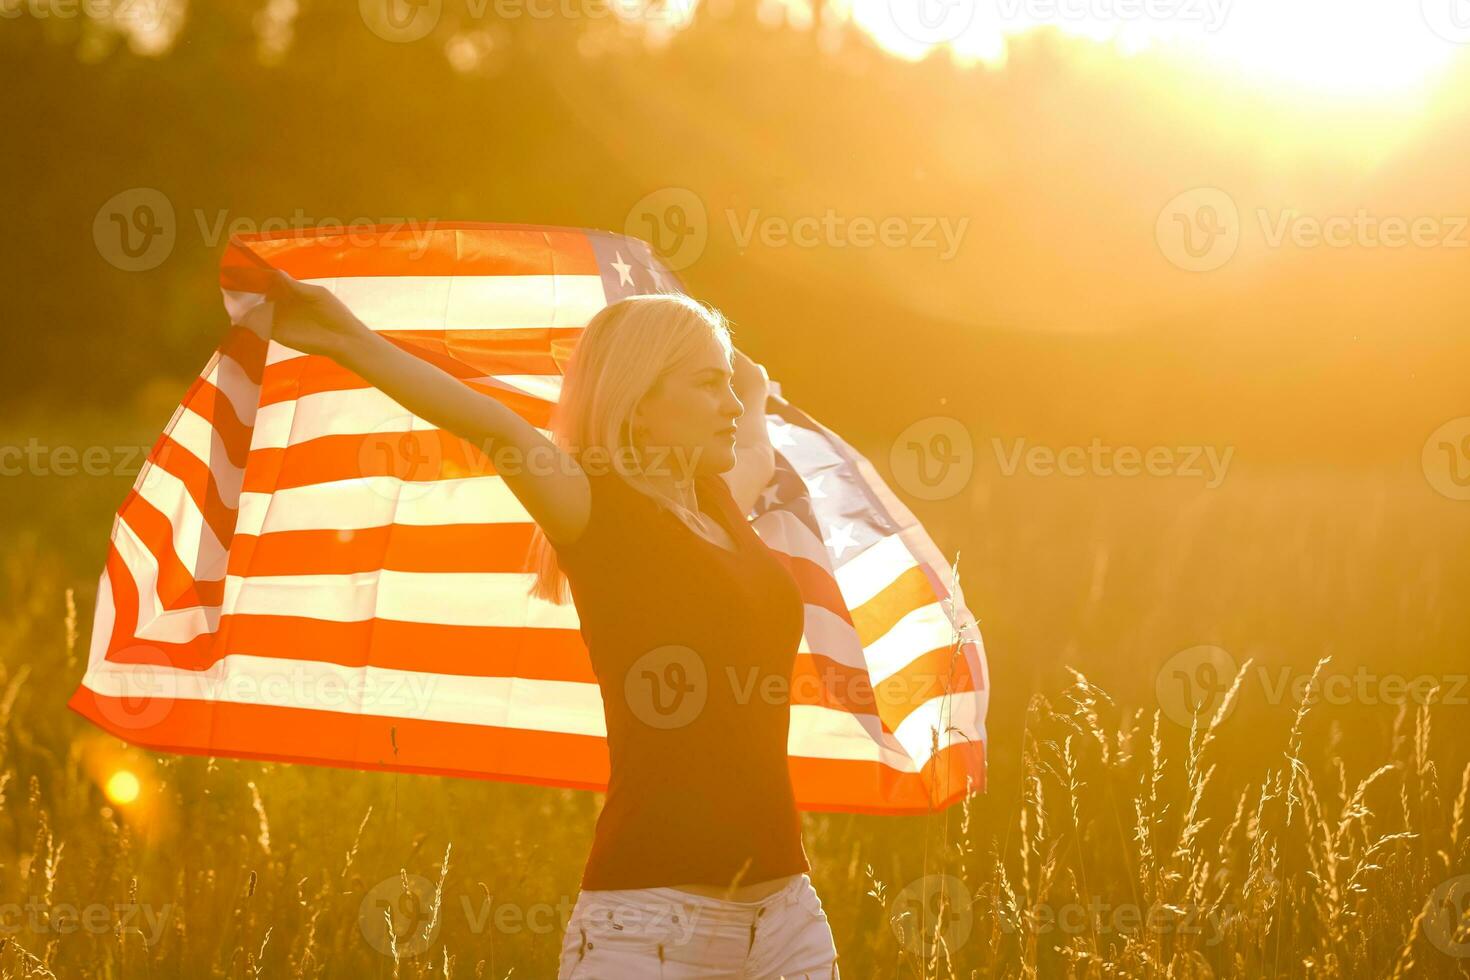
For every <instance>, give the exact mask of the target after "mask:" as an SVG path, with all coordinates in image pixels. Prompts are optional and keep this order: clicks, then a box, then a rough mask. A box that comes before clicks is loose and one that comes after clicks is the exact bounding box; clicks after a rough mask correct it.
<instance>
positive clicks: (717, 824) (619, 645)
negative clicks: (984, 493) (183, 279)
mask: <svg viewBox="0 0 1470 980" xmlns="http://www.w3.org/2000/svg"><path fill="white" fill-rule="evenodd" d="M275 276H276V282H275V284H274V286H273V288H272V293H271V299H272V300H273V302H274V307H273V310H272V313H273V319H272V337H273V339H275V340H277V341H279V342H280V343H282V344H285V345H287V346H289V347H293V348H295V349H297V350H301V351H304V352H307V353H312V354H321V355H325V356H328V357H331V358H333V359H335V360H337V361H338V362H340V363H341V364H343V365H344V366H346V367H348V368H350V369H351V370H352V371H354V372H355V373H357V374H358V375H360V376H361V377H363V378H364V379H366V380H367V381H369V382H370V383H371V384H373V385H374V386H376V387H378V388H380V389H382V390H383V391H384V392H385V393H387V394H388V395H389V396H390V397H392V398H393V399H394V400H395V401H397V402H398V403H399V404H401V405H403V406H404V407H405V408H407V409H408V410H409V411H411V412H413V413H414V414H415V415H417V416H419V417H421V418H424V419H427V420H428V421H430V422H433V423H434V424H435V425H438V426H439V427H440V428H442V429H445V430H448V431H450V432H454V433H455V434H457V435H459V436H461V437H463V438H464V439H467V440H469V441H470V442H471V443H473V444H474V445H476V446H479V447H481V448H482V449H483V450H484V451H486V452H487V453H490V454H493V456H494V458H495V459H496V461H497V465H498V466H499V467H500V468H499V470H498V472H500V473H501V475H502V476H503V478H504V479H505V482H506V485H507V486H508V487H509V488H510V490H511V492H512V493H514V494H515V495H516V497H517V498H518V499H519V500H520V501H521V503H522V504H523V505H524V506H525V508H526V511H527V512H528V513H529V514H530V515H531V517H532V519H533V520H534V521H535V523H536V525H537V527H536V531H535V532H534V534H533V541H532V546H531V552H530V555H529V567H530V568H531V569H532V570H533V571H534V572H535V583H534V585H533V593H534V594H536V595H538V596H540V597H542V598H544V599H548V600H550V601H552V602H558V603H565V602H566V601H567V600H568V595H567V593H568V591H570V598H571V600H572V601H573V602H574V603H575V605H576V609H577V614H578V618H579V620H580V622H581V624H582V636H583V638H584V639H585V641H586V643H587V647H588V650H589V652H590V654H591V657H592V666H593V669H594V670H595V672H596V674H597V678H598V684H599V688H600V690H601V692H602V700H603V705H604V708H605V713H606V722H607V743H608V752H609V756H610V761H611V776H610V780H609V784H608V792H607V800H606V803H605V805H604V807H603V810H602V813H601V815H600V816H599V817H598V821H597V828H596V833H595V836H594V840H593V844H592V852H591V855H590V856H589V858H588V861H587V867H586V870H585V871H584V873H583V876H582V887H581V891H580V893H579V895H578V897H577V901H576V904H575V906H574V908H573V911H572V916H571V918H570V920H569V923H568V927H567V931H566V934H565V937H564V940H563V943H562V949H561V962H560V969H559V971H558V980H623V978H628V980H649V978H664V980H686V978H688V980H693V978H719V977H730V978H736V977H739V978H747V980H756V978H767V977H769V978H773V980H774V978H782V977H784V978H792V980H794V978H811V980H816V978H822V980H835V978H837V977H839V976H840V974H839V972H838V969H837V952H836V949H835V946H834V943H833V940H832V931H831V927H830V925H829V923H828V921H827V916H826V913H825V912H824V911H823V910H822V903H821V900H820V898H819V897H818V896H817V893H816V891H815V889H814V888H813V887H812V882H811V878H810V877H809V875H808V874H807V872H808V871H809V870H810V865H809V864H808V863H807V859H806V853H805V851H804V849H803V847H802V843H801V825H800V820H799V818H798V816H797V811H796V803H795V798H794V796H793V793H792V789H791V780H790V773H789V771H788V769H787V757H786V741H787V731H788V725H789V721H790V703H789V700H788V698H787V695H786V692H787V690H789V685H788V683H787V682H789V678H790V675H791V668H792V664H793V663H794V661H795V657H796V650H797V646H798V644H799V643H800V641H801V634H802V621H803V613H802V600H801V596H800V593H799V592H798V590H797V586H796V583H795V581H794V580H793V579H792V578H791V575H790V573H789V572H787V570H786V568H785V566H784V565H783V564H781V562H780V561H779V560H778V559H777V558H776V557H775V555H774V553H773V552H772V551H771V550H770V549H769V548H768V547H767V546H766V545H765V544H764V542H762V541H761V539H760V538H759V537H758V536H757V535H756V534H755V532H754V530H753V529H752V528H751V527H750V525H749V523H748V522H747V520H746V515H748V514H749V513H750V511H751V510H752V509H753V508H754V505H755V502H756V497H757V495H758V494H759V493H760V492H761V490H762V488H764V486H765V485H766V483H767V482H768V481H769V479H770V476H771V472H772V467H773V458H774V457H773V452H772V449H771V446H770V443H769V441H768V439H767V436H766V428H765V419H764V412H763V408H764V405H765V401H766V391H767V384H768V381H767V377H766V373H765V371H764V369H763V368H761V367H760V366H759V365H757V364H755V363H754V362H752V361H751V360H750V358H748V357H746V356H745V355H744V354H742V353H741V352H739V351H737V350H735V348H734V347H733V346H732V344H731V341H730V336H729V329H728V326H727V325H726V323H725V321H724V319H723V317H722V316H721V315H720V314H719V312H718V311H715V310H713V309H711V308H709V307H707V306H705V305H704V304H702V303H699V302H697V301H695V300H692V299H690V298H688V297H685V296H677V295H657V296H634V297H630V298H628V299H625V300H622V301H620V302H618V303H614V304H612V305H611V306H608V307H606V308H605V309H603V310H602V311H601V312H599V313H598V314H597V315H596V316H594V317H593V318H592V320H591V322H589V323H588V325H587V328H586V330H585V331H584V332H583V334H582V335H581V337H580V339H579V340H578V343H577V346H576V349H575V351H574V352H573V354H572V357H571V359H570V361H569V363H568V365H567V368H566V372H565V377H564V379H563V387H562V394H561V397H560V399H559V401H558V403H557V406H556V408H555V411H554V413H553V418H552V424H551V432H552V436H553V438H552V439H551V440H548V439H547V438H546V437H545V436H543V435H542V434H541V433H540V432H539V431H538V430H537V429H536V428H535V427H534V426H532V425H530V424H529V423H528V422H526V421H525V420H524V419H522V418H521V417H520V416H519V415H518V414H516V413H515V412H514V411H512V410H511V409H509V408H507V407H506V406H504V405H502V404H501V403H500V402H498V401H496V400H494V399H492V398H489V397H486V396H484V395H481V394H479V393H477V392H475V391H472V390H471V389H469V388H467V387H465V386H464V385H463V384H460V383H459V381H457V380H456V379H455V378H453V377H452V376H451V375H449V374H448V373H446V372H444V371H442V370H440V369H439V368H437V367H435V366H433V365H431V364H428V363H427V362H425V361H422V360H420V359H418V358H415V357H413V356H412V355H410V354H408V353H406V352H404V351H403V350H401V349H399V348H398V347H396V346H394V345H393V344H391V343H389V342H388V341H386V340H384V339H383V338H382V337H380V336H378V335H377V334H375V333H373V332H372V331H371V330H370V329H368V328H367V327H366V326H365V325H364V324H363V323H362V322H361V321H360V320H358V319H357V317H355V316H354V315H353V314H352V312H351V311H350V310H348V309H347V307H346V306H344V305H343V304H342V303H341V302H340V301H339V300H338V299H337V298H336V297H335V296H333V295H332V293H331V292H330V291H328V290H326V289H324V288H322V287H320V286H314V285H310V284H305V283H300V282H297V281H296V280H294V279H292V278H291V277H289V276H287V275H285V274H284V273H279V272H277V273H275ZM747 406H749V408H748V410H747ZM507 460H509V461H511V462H512V463H513V465H503V464H504V462H505V461H507Z"/></svg>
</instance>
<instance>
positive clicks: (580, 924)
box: [556, 874, 841, 980]
mask: <svg viewBox="0 0 1470 980" xmlns="http://www.w3.org/2000/svg"><path fill="white" fill-rule="evenodd" d="M556 976H557V980H783V978H784V980H838V978H840V977H841V974H840V973H839V972H838V971H837V948H836V945H835V944H834V943H833V941H832V927H831V925H830V924H829V923H828V922H827V913H826V912H824V911H823V910H822V900H821V899H820V898H819V897H817V890H816V889H815V888H813V887H812V879H811V877H810V876H809V875H806V874H800V875H797V876H796V877H794V878H793V879H792V880H791V882H790V883H789V884H788V885H786V886H785V887H784V888H782V889H781V890H780V891H778V892H775V893H773V894H771V895H768V896H766V897H765V898H763V899H760V900H759V901H755V902H728V901H725V900H724V899H719V898H707V897H705V896H703V895H694V894H691V893H690V892H685V891H680V890H679V889H677V888H627V889H605V890H595V891H583V892H581V893H580V894H579V895H578V896H577V903H576V905H575V906H574V907H573V908H572V915H571V918H570V919H569V920H568V922H567V931H566V935H565V936H564V937H563V939H562V944H561V963H560V966H559V968H558V970H557V974H556Z"/></svg>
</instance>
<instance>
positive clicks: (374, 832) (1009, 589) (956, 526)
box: [0, 415, 1470, 980]
mask: <svg viewBox="0 0 1470 980" xmlns="http://www.w3.org/2000/svg"><path fill="white" fill-rule="evenodd" d="M145 418H146V420H145V421H142V422H133V421H129V420H127V419H123V420H119V419H116V418H90V419H71V420H67V421H65V422H62V423H55V424H54V425H52V427H51V428H50V429H49V430H48V428H47V427H46V425H45V424H43V423H41V422H24V423H12V424H10V425H8V426H7V428H8V429H9V431H6V432H3V433H0V442H4V443H6V444H21V443H23V442H24V441H25V439H26V438H28V437H30V436H31V435H34V434H38V433H39V438H41V439H42V441H47V440H49V441H51V442H53V443H56V442H60V441H69V442H71V443H73V444H89V445H92V444H95V445H107V446H112V445H123V444H127V443H129V442H132V443H138V442H142V443H144V444H146V443H147V442H149V441H151V437H152V435H153V434H154V433H156V431H157V428H158V425H159V423H160V420H158V419H155V418H153V417H152V415H145ZM859 448H860V449H862V450H863V451H864V452H868V453H869V454H870V455H871V456H872V457H873V458H874V459H882V458H885V453H884V452H883V451H881V449H880V447H867V446H859ZM130 482H131V477H130V476H128V475H127V474H126V473H116V474H110V475H106V476H93V477H80V476H78V477H64V476H56V475H50V476H41V475H34V474H32V475H27V476H22V477H7V478H6V501H7V505H6V508H5V511H6V513H5V515H4V517H3V520H4V521H5V530H4V534H3V537H0V575H3V581H4V588H3V590H0V722H3V723H0V794H3V798H0V977H6V978H8V977H26V976H56V977H75V976H88V977H117V978H121V977H187V978H202V977H256V976H260V977H339V976H340V977H430V976H434V977H486V978H495V980H503V978H507V977H516V978H537V980H539V978H550V977H553V976H554V975H555V966H556V958H557V951H558V947H559V943H560V937H561V933H562V926H563V924H564V922H565V918H566V916H567V915H568V914H569V913H570V910H571V907H572V903H573V902H574V901H575V899H576V894H577V881H578V879H579V876H580V873H581V868H582V864H583V861H584V860H585V857H586V853H587V848H588V846H589V844H590V839H591V833H592V827H593V821H594V819H595V816H596V812H597V806H598V804H599V799H600V798H599V797H598V796H596V795H594V794H591V793H583V792H572V791H561V790H550V789H539V788H533V787H526V786H519V785H509V784H500V783H490V782H479V781H469V780H450V779H440V778H430V777H422V776H412V775H391V774H380V773H366V772H356V771H350V770H338V769H329V768H313V767H302V766H286V765H276V764H266V763H257V762H245V761H236V760H228V759H204V758H198V757H176V756H165V755H155V754H152V753H148V752H145V751H140V750H137V749H134V748H131V747H128V746H126V745H124V744H122V743H120V742H118V741H117V740H116V739H113V738H111V737H110V736H107V735H104V734H103V733H101V732H100V731H97V730H96V729H94V728H92V727H91V726H90V725H88V724H87V723H86V722H84V721H83V720H82V719H80V718H79V717H78V716H76V715H75V714H73V713H71V712H69V711H67V710H66V709H65V707H64V703H65V701H66V699H67V697H68V696H69V695H70V694H71V692H72V691H73V689H74V688H75V687H76V685H77V683H78V682H79V680H80V677H81V673H82V664H83V661H84V659H85V647H86V643H87V638H88V633H89V630H90V624H91V613H92V602H93V590H94V589H95V583H96V575H97V572H98V571H99V570H100V563H101V559H102V553H103V549H104V547H105V543H106V538H107V533H108V528H109V517H110V514H111V512H112V511H113V510H114V509H115V507H116V505H117V504H118V502H119V501H120V500H121V498H122V496H123V494H124V493H125V492H126V488H127V487H128V485H129V484H130ZM1467 508H1470V505H1467V504H1455V503H1452V502H1449V501H1446V500H1444V499H1443V498H1439V497H1436V496H1435V495H1434V494H1433V493H1432V492H1431V491H1429V490H1428V489H1427V488H1426V487H1425V485H1424V482H1423V479H1422V476H1421V475H1419V474H1418V473H1417V471H1415V470H1413V468H1412V467H1408V468H1406V470H1405V472H1403V473H1386V472H1385V473H1377V472H1375V473H1367V474H1363V473H1356V474H1354V473H1333V472H1305V471H1304V472H1298V473H1281V472H1252V471H1251V470H1250V469H1249V468H1248V467H1245V466H1242V467H1240V468H1238V469H1237V470H1235V471H1233V472H1232V473H1231V475H1230V477H1229V479H1227V480H1226V481H1225V482H1224V483H1223V484H1222V485H1221V486H1220V487H1219V488H1218V489H1215V490H1205V489H1202V488H1201V487H1200V486H1199V485H1198V484H1191V483H1188V482H1187V481H1170V480H1166V479H1151V480H1146V481H1133V482H1129V481H1120V480H1116V479H1115V480H1111V481H1109V480H1101V479H1093V480H1090V481H1089V480H1067V479H1062V478H1050V479H1048V478H1041V477H1025V476H1020V477H1002V476H1000V475H999V474H998V473H996V472H995V471H994V469H993V468H991V467H987V466H981V467H979V468H977V473H976V476H975V479H974V481H973V485H972V486H971V487H970V489H969V491H968V492H967V494H966V496H965V497H964V498H963V499H957V500H954V501H950V502H948V503H946V504H942V505H937V509H934V510H930V511H923V510H920V513H921V516H924V517H925V519H926V521H929V522H931V523H930V526H931V529H932V531H933V533H934V536H935V538H936V539H937V540H938V542H939V543H940V544H941V546H942V547H943V548H944V549H945V550H946V551H947V552H950V553H953V551H954V549H956V548H958V549H960V550H961V562H960V574H961V577H962V579H963V582H964V585H965V593H966V597H967V600H968V603H969V605H970V607H971V609H972V610H973V611H974V613H975V614H976V616H977V617H978V618H979V620H980V627H981V631H982V633H983V635H984V637H985V640H986V644H987V648H988V650H989V662H990V667H991V672H992V681H993V696H992V700H991V713H990V721H991V724H990V730H989V735H990V755H991V769H990V773H989V780H990V786H989V789H988V792H986V793H985V794H983V795H977V796H976V797H974V798H973V799H972V800H971V801H970V802H969V803H968V804H967V805H965V806H955V807H953V808H951V809H950V810H949V811H946V812H944V813H941V814H935V815H931V816H928V817H906V818H878V817H862V816H854V815H845V814H807V815H805V834H806V838H805V839H806V844H807V851H808V854H809V856H810V858H811V861H812V864H813V873H812V877H813V880H814V881H815V884H816V887H817V890H818V892H819V893H820V894H821V896H822V899H823V902H824V904H825V907H826V910H827V913H828V915H829V917H830V919H831V922H832V925H833V931H834V934H835V936H836V940H837V946H838V950H839V953H840V957H841V960H840V964H841V968H842V973H843V976H844V977H849V978H853V980H865V978H931V977H933V978H939V977H960V978H967V977H972V976H982V977H983V976H1003V977H1058V976H1086V977H1103V976H1117V977H1132V976H1189V977H1194V976H1246V977H1308V976H1311V977H1390V976H1405V977H1409V976H1464V975H1470V843H1467V839H1470V819H1467V814H1466V808H1467V805H1470V804H1467V788H1470V782H1467V781H1470V767H1467V753H1466V744H1465V732H1466V731H1467V730H1470V729H1467V725H1466V721H1467V711H1466V708H1465V701H1466V699H1467V698H1470V689H1466V688H1465V687H1463V686H1462V683H1463V677H1464V674H1465V673H1467V672H1470V657H1467V640H1470V624H1467V607H1466V604H1465V602H1464V596H1465V595H1466V591H1467V585H1470V553H1467V552H1470V549H1466V548H1464V547H1463V543H1464V542H1465V541H1466V540H1467V536H1466V534H1465V530H1466V525H1467V520H1470V518H1467V516H1466V509H1467ZM916 509H918V508H916ZM1222 654H1223V656H1222ZM1069 668H1070V669H1069ZM1365 672H1366V673H1365ZM1395 679H1397V681H1399V682H1403V683H1395ZM1405 689H1407V691H1408V692H1409V694H1408V696H1406V695H1405V693H1404V691H1405ZM1431 689H1436V690H1437V693H1435V694H1432V695H1429V696H1424V695H1427V694H1428V692H1429V691H1430V690H1431ZM1302 691H1306V692H1309V693H1310V692H1314V691H1315V692H1319V693H1320V696H1318V697H1312V696H1308V697H1306V698H1302V697H1301V696H1300V695H1301V692H1302ZM1395 692H1397V693H1396V694H1395ZM1420 701H1422V702H1425V703H1419V702H1420ZM1193 705H1202V707H1203V710H1202V711H1201V712H1198V713H1197V714H1196V716H1195V717H1196V719H1197V720H1196V721H1195V722H1194V724H1193V725H1190V724H1189V720H1190V714H1189V708H1190V707H1191V706H1193ZM119 772H126V773H131V774H132V775H133V776H134V777H136V779H137V781H138V787H139V796H138V801H137V802H136V803H134V804H131V805H127V806H123V805H118V804H113V803H110V802H109V800H108V797H107V795H106V794H105V793H104V787H105V786H106V785H107V784H108V782H109V780H113V779H117V778H119V777H118V776H117V774H118V773H119ZM114 785H116V784H114ZM385 912H387V913H390V914H389V915H387V916H385V915H384V913H385ZM390 921H391V923H392V934H390V932H389V928H388V923H389V922H390Z"/></svg>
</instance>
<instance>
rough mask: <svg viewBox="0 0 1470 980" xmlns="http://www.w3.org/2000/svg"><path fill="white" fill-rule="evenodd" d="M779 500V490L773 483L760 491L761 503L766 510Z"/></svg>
mask: <svg viewBox="0 0 1470 980" xmlns="http://www.w3.org/2000/svg"><path fill="white" fill-rule="evenodd" d="M780 502H781V492H780V488H778V487H777V486H776V485H775V484H774V483H773V484H771V485H770V486H768V487H766V489H765V490H763V491H762V492H761V504H762V506H763V507H764V508H765V509H766V510H770V509H771V508H772V507H774V506H776V505H777V504H778V503H780Z"/></svg>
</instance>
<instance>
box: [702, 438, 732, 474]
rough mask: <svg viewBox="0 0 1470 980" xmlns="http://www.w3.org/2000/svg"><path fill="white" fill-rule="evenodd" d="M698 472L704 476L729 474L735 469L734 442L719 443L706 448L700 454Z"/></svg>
mask: <svg viewBox="0 0 1470 980" xmlns="http://www.w3.org/2000/svg"><path fill="white" fill-rule="evenodd" d="M695 468H696V470H697V471H698V472H700V473H703V474H709V475H715V474H719V473H728V472H729V471H730V470H732V469H734V468H735V443H734V441H725V442H718V443H715V444H713V445H710V446H706V447H705V448H704V452H702V453H700V454H699V462H698V463H697V464H696V466H695Z"/></svg>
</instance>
